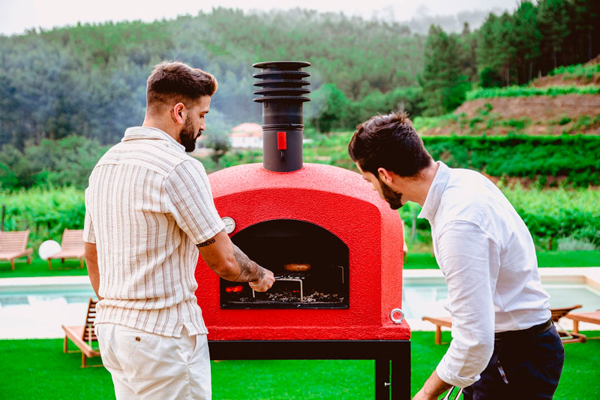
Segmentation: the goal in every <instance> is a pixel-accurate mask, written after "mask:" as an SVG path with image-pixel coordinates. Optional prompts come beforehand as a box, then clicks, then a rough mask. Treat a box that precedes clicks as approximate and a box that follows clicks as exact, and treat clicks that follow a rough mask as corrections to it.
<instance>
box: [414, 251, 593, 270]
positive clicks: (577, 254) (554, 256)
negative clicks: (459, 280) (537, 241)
mask: <svg viewBox="0 0 600 400" xmlns="http://www.w3.org/2000/svg"><path fill="white" fill-rule="evenodd" d="M536 254H537V259H538V266H539V267H540V268H558V267H563V268H569V267H600V251H598V250H578V251H539V252H537V253H536ZM404 269H439V266H438V264H437V261H436V259H435V257H434V256H433V255H432V253H411V252H410V251H409V252H408V254H407V256H406V262H405V263H404Z"/></svg>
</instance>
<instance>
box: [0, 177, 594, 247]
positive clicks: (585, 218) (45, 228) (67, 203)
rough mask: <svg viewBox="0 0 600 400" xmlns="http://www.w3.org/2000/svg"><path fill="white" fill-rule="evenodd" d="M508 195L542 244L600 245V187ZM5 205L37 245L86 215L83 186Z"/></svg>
mask: <svg viewBox="0 0 600 400" xmlns="http://www.w3.org/2000/svg"><path fill="white" fill-rule="evenodd" d="M501 189H502V191H503V192H504V194H505V195H506V197H507V198H508V199H509V200H510V202H511V203H512V204H513V206H514V207H515V209H516V210H517V212H518V213H519V215H521V217H522V218H523V220H524V221H525V223H526V224H527V226H528V227H529V230H530V231H531V234H532V235H533V237H534V239H535V240H536V243H537V244H538V246H539V247H542V248H550V249H552V248H556V247H557V243H558V240H559V239H561V238H568V237H569V238H573V239H576V240H581V241H586V242H588V243H593V244H594V245H595V246H596V247H600V190H590V189H587V190H586V189H566V188H557V189H551V190H547V189H546V190H541V189H535V188H534V189H528V190H525V189H522V188H520V187H517V188H507V187H503V186H501ZM1 204H5V205H6V221H5V229H6V230H9V231H12V230H22V229H26V228H27V227H29V229H31V237H30V244H31V245H32V247H34V248H35V249H37V247H38V246H39V244H40V243H41V242H43V241H44V240H48V239H53V240H57V241H60V237H61V234H62V231H63V230H64V229H65V228H70V229H82V228H83V222H84V217H85V205H84V192H83V191H82V190H75V189H71V188H66V189H57V190H52V191H43V190H39V189H33V190H30V191H22V192H18V193H13V194H10V195H8V194H3V195H1V194H0V205H1ZM419 211H420V206H419V205H417V204H414V203H409V204H407V205H406V206H405V207H403V208H402V209H401V210H400V215H401V217H402V219H404V220H405V222H406V226H407V231H406V232H407V233H406V234H407V236H408V235H409V234H410V228H411V226H412V220H413V217H414V216H415V215H416V213H418V212H419ZM417 229H418V230H421V231H427V230H428V229H429V224H428V223H427V220H425V219H418V220H417Z"/></svg>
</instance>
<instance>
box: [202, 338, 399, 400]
mask: <svg viewBox="0 0 600 400" xmlns="http://www.w3.org/2000/svg"><path fill="white" fill-rule="evenodd" d="M208 344H209V348H210V358H211V359H213V360H375V399H377V400H380V399H386V400H389V399H390V395H391V398H392V399H410V341H408V340H209V341H208Z"/></svg>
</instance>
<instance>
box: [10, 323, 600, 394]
mask: <svg viewBox="0 0 600 400" xmlns="http://www.w3.org/2000/svg"><path fill="white" fill-rule="evenodd" d="M584 333H585V334H586V335H588V336H589V337H596V336H599V335H600V331H592V332H589V331H588V332H584ZM442 338H443V341H445V342H448V341H449V340H450V333H449V332H448V331H444V332H443V337H442ZM447 349H448V344H445V345H440V346H436V345H435V344H434V332H413V333H412V339H411V357H412V362H411V371H412V375H411V389H412V394H413V395H414V394H416V392H417V391H418V390H419V389H420V388H421V386H422V385H423V383H424V382H425V380H426V379H427V378H428V377H429V375H430V374H431V372H432V371H433V370H434V369H435V367H436V365H437V363H438V362H439V360H440V359H441V358H442V356H443V355H444V353H445V352H446V350H447ZM565 351H566V362H565V367H564V370H563V375H562V377H561V381H560V385H559V387H558V390H557V392H556V395H555V397H554V398H555V399H570V400H572V399H597V398H600V372H599V370H598V367H597V366H598V365H600V340H589V341H588V342H587V343H583V344H582V343H569V344H566V345H565ZM0 354H1V355H2V356H1V357H0V370H2V371H4V372H5V379H1V380H0V393H1V394H2V395H1V397H2V398H3V399H61V400H63V399H64V400H68V399H114V398H115V397H114V391H113V385H112V380H111V378H110V374H109V373H108V372H107V371H106V370H105V369H104V368H87V369H81V368H80V365H81V356H80V355H79V354H73V353H72V354H64V353H63V352H62V339H39V340H0ZM95 361H97V360H95V359H92V360H91V362H95ZM8 377H10V378H8ZM212 380H213V398H214V399H236V400H238V399H239V400H242V399H372V398H374V388H373V386H374V362H373V361H368V360H367V361H365V360H357V361H354V360H332V361H314V360H307V361H279V360H276V361H272V360H269V361H218V362H215V361H213V363H212Z"/></svg>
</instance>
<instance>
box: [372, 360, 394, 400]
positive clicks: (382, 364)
mask: <svg viewBox="0 0 600 400" xmlns="http://www.w3.org/2000/svg"><path fill="white" fill-rule="evenodd" d="M390 389H391V382H390V360H388V359H386V358H378V359H376V360H375V399H376V400H383V399H385V400H389V398H390Z"/></svg>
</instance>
